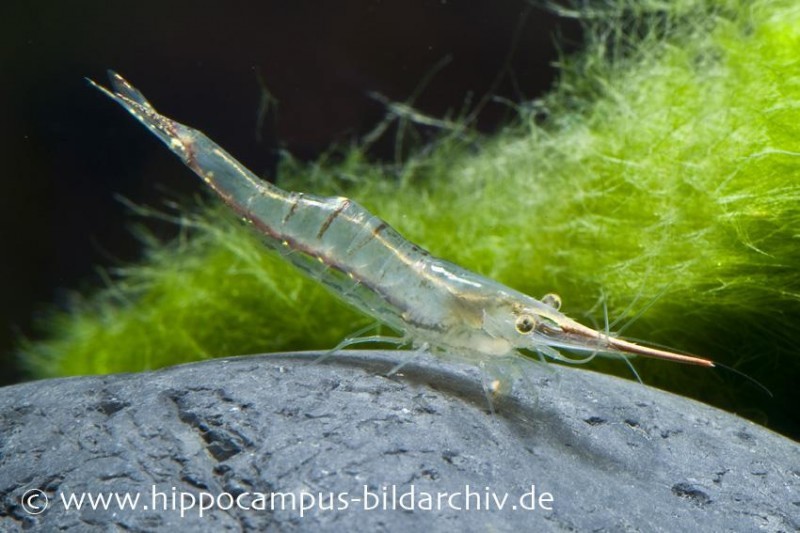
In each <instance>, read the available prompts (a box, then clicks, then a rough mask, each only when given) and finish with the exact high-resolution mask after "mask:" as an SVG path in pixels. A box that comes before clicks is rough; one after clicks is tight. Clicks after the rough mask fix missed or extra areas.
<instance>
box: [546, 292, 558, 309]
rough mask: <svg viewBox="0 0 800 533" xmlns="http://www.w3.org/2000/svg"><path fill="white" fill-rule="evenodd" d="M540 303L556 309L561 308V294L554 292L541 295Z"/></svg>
mask: <svg viewBox="0 0 800 533" xmlns="http://www.w3.org/2000/svg"><path fill="white" fill-rule="evenodd" d="M542 303H543V304H544V305H546V306H548V307H552V308H553V309H555V310H556V311H558V310H559V309H561V296H559V295H558V294H555V293H552V292H551V293H549V294H545V295H544V296H542Z"/></svg>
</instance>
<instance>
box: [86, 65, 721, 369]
mask: <svg viewBox="0 0 800 533" xmlns="http://www.w3.org/2000/svg"><path fill="white" fill-rule="evenodd" d="M110 76H111V84H112V88H113V89H112V90H109V89H106V88H104V87H102V86H100V85H97V84H96V83H94V82H91V83H92V84H93V85H94V86H95V87H97V88H98V89H99V90H101V91H103V92H104V93H105V94H106V95H108V96H109V97H110V98H111V99H113V100H114V101H116V102H117V103H119V104H120V105H121V106H122V107H124V108H125V109H126V110H128V111H129V112H130V113H131V114H132V115H133V116H134V117H136V119H138V120H139V121H140V122H141V123H142V124H144V125H145V126H147V128H148V129H149V130H150V131H151V132H152V133H154V134H155V135H156V136H157V137H159V138H160V139H161V140H162V141H163V142H164V143H165V144H166V145H167V146H168V147H169V148H170V149H171V150H172V151H173V152H175V153H176V154H177V155H178V156H179V157H180V158H181V159H182V160H183V162H184V163H185V164H186V165H187V166H188V167H189V168H191V169H192V170H193V171H194V172H195V173H196V174H197V175H198V176H200V178H202V180H203V181H204V182H205V183H206V184H207V185H208V186H210V187H211V189H213V190H214V192H216V193H217V194H218V195H219V197H220V198H221V199H222V200H223V201H224V202H225V203H226V204H227V205H228V206H229V207H230V208H231V209H232V210H233V211H235V212H236V213H237V214H238V215H240V216H241V217H242V218H244V219H245V220H246V221H248V222H249V223H250V224H251V225H252V226H253V227H254V228H255V229H256V230H257V231H258V232H260V233H261V234H262V235H263V237H264V238H265V240H266V242H267V244H268V245H270V246H271V247H273V248H275V249H276V250H278V251H279V253H281V255H282V256H283V257H284V258H285V259H286V260H288V261H290V262H291V263H292V264H294V265H295V266H297V267H298V268H300V269H301V270H303V271H305V272H306V273H307V274H308V275H310V276H311V277H312V278H314V279H316V280H318V281H319V282H321V283H323V284H324V285H325V286H327V287H328V288H329V289H330V290H332V291H333V292H334V293H335V294H336V295H338V296H339V297H340V298H342V299H344V300H345V301H347V302H348V303H350V304H351V305H353V306H355V307H356V308H358V309H360V310H361V311H362V312H364V313H366V314H368V315H370V316H372V317H374V318H375V319H376V320H377V321H378V322H380V323H383V324H385V325H386V326H388V327H390V328H392V329H394V330H397V331H398V332H400V333H401V337H399V338H398V339H397V342H396V344H398V345H400V344H404V345H412V346H413V347H415V348H417V349H420V350H431V351H434V352H439V353H448V354H451V355H454V354H458V356H459V357H463V358H465V359H468V360H470V361H471V362H474V363H477V364H479V365H481V366H483V365H484V364H489V363H491V362H492V361H494V360H497V359H498V358H500V357H503V356H506V355H513V354H521V352H528V353H534V354H538V355H539V357H548V358H551V359H555V360H559V361H566V362H572V361H573V359H572V358H570V357H567V356H565V355H563V353H562V352H564V351H566V352H578V353H589V354H596V353H601V354H608V355H615V356H620V357H629V356H645V357H652V358H657V359H664V360H667V361H675V362H680V363H688V364H693V365H700V366H706V367H712V366H714V363H713V362H712V361H710V360H708V359H703V358H700V357H695V356H692V355H684V354H679V353H674V352H670V351H666V350H662V349H657V348H651V347H647V346H643V345H640V344H635V343H633V342H629V341H626V340H623V339H620V338H617V337H614V336H611V335H609V334H607V333H604V332H600V331H597V330H594V329H591V328H589V327H586V326H584V325H582V324H580V323H578V322H576V321H575V320H572V319H571V318H569V317H567V316H566V315H565V314H563V313H561V312H560V311H559V307H560V300H559V298H558V297H557V296H555V295H547V296H545V297H544V298H542V300H537V299H535V298H532V297H530V296H527V295H525V294H523V293H521V292H518V291H516V290H514V289H512V288H510V287H507V286H505V285H503V284H501V283H498V282H496V281H493V280H491V279H488V278H486V277H483V276H481V275H479V274H476V273H474V272H470V271H469V270H466V269H464V268H462V267H460V266H458V265H455V264H453V263H451V262H448V261H445V260H443V259H439V258H437V257H434V256H432V255H431V254H430V253H428V252H427V251H425V250H424V249H422V248H420V247H419V246H417V245H415V244H413V243H411V242H409V241H408V240H406V239H405V238H403V237H402V236H401V235H400V234H399V233H398V232H397V231H395V230H394V229H393V228H392V227H391V226H389V225H388V224H387V223H386V222H384V221H383V220H381V219H380V218H378V217H377V216H375V215H373V214H371V213H370V212H368V211H367V210H366V209H364V208H363V207H361V206H360V205H359V204H358V203H356V202H354V201H353V200H350V199H348V198H343V197H320V196H314V195H310V194H304V193H300V192H287V191H284V190H282V189H280V188H278V187H275V186H274V185H272V184H270V183H267V182H266V181H263V180H261V179H260V178H258V177H257V176H256V175H255V174H253V173H252V172H250V171H249V170H248V169H246V168H245V167H244V166H242V164H240V163H239V162H238V161H236V160H235V159H234V158H233V157H232V156H231V155H230V154H228V153H227V152H226V151H225V150H223V149H222V148H220V147H219V146H218V145H217V144H216V143H214V142H213V141H212V140H211V139H209V138H208V137H206V136H205V135H204V134H203V133H202V132H200V131H198V130H195V129H192V128H190V127H187V126H184V125H183V124H179V123H178V122H175V121H174V120H171V119H169V118H167V117H165V116H163V115H161V114H159V113H158V112H157V111H156V110H155V109H154V108H153V106H152V105H150V103H149V102H148V101H147V100H146V99H145V98H144V97H143V96H142V94H141V93H140V92H139V91H138V90H137V89H136V88H134V87H133V86H132V85H131V84H129V83H128V82H127V81H126V80H125V79H123V78H122V77H121V76H119V75H118V74H116V73H113V72H112V73H111V74H110ZM90 81H91V80H90ZM390 339H392V338H390ZM370 340H384V341H385V340H387V338H386V337H381V336H372V337H362V338H354V339H348V340H346V341H345V342H343V343H342V344H341V345H340V347H343V346H344V345H350V344H355V343H357V342H360V341H370Z"/></svg>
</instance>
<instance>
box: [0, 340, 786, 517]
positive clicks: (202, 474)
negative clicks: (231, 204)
mask: <svg viewBox="0 0 800 533" xmlns="http://www.w3.org/2000/svg"><path fill="white" fill-rule="evenodd" d="M405 355H407V354H405V353H403V352H346V353H344V354H341V355H337V356H335V357H333V358H331V359H329V360H328V361H327V362H325V363H323V364H314V363H312V361H313V359H314V354H279V355H270V356H255V357H241V358H232V359H227V360H213V361H208V362H203V363H195V364H189V365H184V366H179V367H174V368H169V369H165V370H161V371H157V372H149V373H142V374H132V375H113V376H100V377H83V378H71V379H58V380H49V381H40V382H32V383H26V384H21V385H15V386H12V387H6V388H4V389H0V530H2V531H20V530H25V529H33V530H42V531H55V530H58V529H73V530H76V531H90V530H97V531H108V530H115V529H124V530H128V531H154V530H168V529H172V530H181V531H182V530H192V531H239V530H264V529H265V528H271V529H278V530H287V529H291V530H314V531H352V530H364V531H379V530H387V529H389V530H400V531H420V530H423V529H424V530H426V531H454V530H463V531H520V530H526V531H530V530H537V531H549V530H556V531H558V530H577V531H589V530H593V531H692V530H697V528H698V527H700V528H702V530H704V531H728V530H730V531H755V530H763V531H796V530H797V529H798V528H800V447H798V445H797V444H796V443H794V442H792V441H790V440H787V439H785V438H783V437H781V436H779V435H777V434H775V433H772V432H770V431H768V430H766V429H764V428H761V427H759V426H756V425H754V424H752V423H750V422H747V421H745V420H742V419H740V418H737V417H736V416H733V415H730V414H727V413H724V412H722V411H719V410H717V409H714V408H711V407H708V406H706V405H703V404H700V403H697V402H694V401H692V400H688V399H685V398H681V397H678V396H674V395H671V394H669V393H665V392H661V391H658V390H655V389H652V388H649V387H646V386H642V385H639V384H637V383H634V382H629V381H625V380H621V379H618V378H614V377H610V376H605V375H601V374H596V373H593V372H589V371H585V370H581V369H572V368H563V367H558V368H555V367H554V366H553V365H538V364H525V365H520V366H521V368H520V371H519V373H518V375H517V379H518V382H517V383H516V385H515V387H514V389H513V391H512V392H511V393H509V394H508V395H506V396H503V397H501V398H500V399H499V400H497V401H496V402H495V407H496V410H497V413H496V414H494V415H492V414H490V413H489V412H488V404H487V402H486V399H485V396H484V393H483V390H482V387H481V385H480V383H481V380H480V376H479V374H478V372H477V371H476V370H475V369H474V368H471V367H466V366H459V365H457V364H454V363H445V362H441V361H439V360H436V359H433V358H430V357H419V358H417V359H414V360H413V361H412V362H410V363H409V364H408V365H406V366H405V367H403V369H402V371H401V372H400V373H399V374H397V375H395V376H393V377H386V376H385V374H386V373H387V371H388V370H389V369H391V368H392V366H393V365H394V364H395V362H396V361H398V360H399V358H401V357H403V356H405ZM531 387H534V388H535V390H533V391H532V390H531ZM532 486H535V489H532ZM365 487H366V488H365ZM532 490H535V495H534V496H533V497H532V496H531V492H532ZM37 491H41V492H37ZM365 491H366V492H365ZM274 492H280V493H282V495H275V496H272V497H271V498H270V497H269V495H270V493H274ZM26 494H27V496H26ZM331 494H332V497H333V499H332V500H331ZM90 495H91V496H92V498H96V497H97V495H104V496H105V495H109V496H110V497H111V498H112V499H111V500H110V503H109V505H108V509H107V510H106V509H103V508H102V507H103V505H102V504H100V505H97V502H96V501H95V503H96V505H95V507H96V508H95V509H92V506H91V504H90V501H89V496H90ZM126 495H127V496H128V498H129V500H128V501H127V504H126V505H125V507H124V508H122V507H121V506H120V505H118V502H117V501H116V500H115V499H114V498H115V497H117V498H120V499H122V498H124V497H125V496H126ZM137 495H138V498H139V499H138V500H137V501H136V502H135V503H136V505H137V508H136V509H131V505H132V504H133V503H134V499H135V498H137ZM506 495H507V496H506ZM81 496H83V498H84V500H83V504H82V506H81V508H80V509H77V508H76V502H77V500H78V499H79V498H80V497H81ZM237 497H238V498H239V500H238V501H239V504H240V505H237V503H236V502H237V500H236V499H237ZM293 497H294V498H295V500H294V501H295V508H294V509H292V508H291V501H292V498H293ZM70 498H73V500H72V503H71V505H70V506H69V507H70V508H69V509H68V508H67V505H66V503H70ZM212 498H214V499H215V502H214V504H215V508H213V509H205V510H203V511H202V513H201V510H200V507H201V504H202V505H203V506H204V507H208V506H209V504H210V503H211V499H212ZM312 498H313V500H314V501H313V503H314V504H315V505H314V506H313V507H312V508H308V509H305V510H303V511H302V512H301V509H300V507H301V506H302V505H305V506H306V507H308V506H310V505H311V504H312ZM504 498H505V499H504ZM45 499H46V500H47V508H44V504H45ZM192 500H194V502H195V505H194V507H192V508H188V507H189V504H190V503H191V502H192ZM65 502H66V503H65ZM122 503H126V502H125V501H123V502H122ZM281 503H283V508H281ZM331 504H332V505H333V506H334V508H335V510H328V508H329V506H330V505H331ZM345 504H346V505H347V508H346V509H342V508H341V507H343V506H344V505H345ZM487 504H488V505H487ZM182 505H183V508H184V509H183V512H181V506H182ZM320 505H321V506H322V507H323V509H320ZM411 505H413V506H414V510H413V511H412V510H407V509H403V507H404V506H405V507H409V506H411ZM467 505H469V506H470V510H466V509H464V508H465V507H466V506H467ZM501 505H502V506H503V508H502V509H500V506H501ZM534 505H535V508H533V509H524V508H523V507H528V508H530V507H532V506H534ZM392 506H394V509H392ZM487 506H488V509H487ZM271 507H274V508H271ZM365 507H366V508H369V507H376V508H374V509H371V510H365ZM429 508H430V510H428V509H429ZM337 509H338V510H337ZM40 511H41V512H40ZM36 513H38V514H36ZM181 514H183V516H181ZM201 514H202V516H201ZM301 515H302V516H301Z"/></svg>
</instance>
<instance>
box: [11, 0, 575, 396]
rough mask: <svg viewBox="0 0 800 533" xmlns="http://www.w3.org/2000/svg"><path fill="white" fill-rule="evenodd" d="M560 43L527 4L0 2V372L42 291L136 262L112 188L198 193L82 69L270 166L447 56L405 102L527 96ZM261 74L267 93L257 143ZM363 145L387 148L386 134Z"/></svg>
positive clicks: (346, 136)
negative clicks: (269, 105)
mask: <svg viewBox="0 0 800 533" xmlns="http://www.w3.org/2000/svg"><path fill="white" fill-rule="evenodd" d="M515 35H518V38H516V39H515ZM556 35H560V37H559V38H558V39H556V38H555V36H556ZM556 41H558V42H559V43H560V46H561V48H562V49H563V50H565V51H567V52H569V51H570V50H573V49H575V48H576V47H577V46H578V44H579V43H580V28H579V25H578V24H577V23H576V22H575V21H574V20H565V19H559V18H557V17H556V16H554V15H553V14H552V13H550V12H547V11H544V10H541V9H531V8H530V4H529V3H528V2H525V1H522V0H503V1H494V0H483V1H466V0H384V1H381V0H336V1H328V2H322V1H312V0H291V1H288V0H268V1H262V2H251V3H248V2H222V1H218V2H210V1H185V0H182V1H170V2H147V1H145V2H136V3H133V2H124V3H123V2H110V1H84V2H68V1H49V2H46V1H16V0H12V1H8V0H5V1H3V2H2V6H0V42H1V43H2V45H1V46H0V76H1V78H0V79H1V80H2V83H0V113H2V114H1V115H0V157H1V159H0V161H2V175H1V177H0V179H1V180H2V184H3V187H2V192H0V243H2V253H3V260H2V261H0V295H2V306H1V307H0V357H2V360H0V369H2V371H0V372H2V374H1V375H0V385H2V384H7V383H12V382H15V381H19V380H21V379H23V377H24V376H23V374H22V372H21V370H20V369H19V366H18V365H16V364H15V362H14V358H13V356H12V352H13V346H14V344H15V339H17V338H18V337H19V335H25V336H28V337H33V338H36V335H37V332H36V330H35V328H34V322H35V319H36V317H37V315H41V314H42V313H43V312H44V310H45V309H46V308H47V305H48V304H52V303H55V304H56V305H65V304H66V302H67V300H68V295H69V293H70V291H74V290H79V291H82V290H86V289H88V288H90V287H91V286H93V285H98V284H99V283H100V278H99V276H98V274H97V272H96V270H95V268H96V266H98V265H107V266H108V265H113V264H118V263H119V262H120V261H121V262H127V261H133V260H136V259H137V257H138V254H139V252H140V244H139V243H138V241H137V240H136V239H135V238H134V237H133V236H132V235H131V234H130V232H129V231H128V229H127V227H128V225H129V221H130V218H129V216H128V215H127V214H126V209H125V208H124V207H123V205H122V204H121V203H119V202H118V201H117V200H115V199H114V195H115V194H120V195H122V196H124V197H127V198H129V199H131V200H133V201H135V202H136V203H138V204H147V205H158V203H159V199H160V198H162V197H163V195H164V189H166V190H169V191H174V192H178V193H193V192H195V191H197V190H200V187H199V184H198V182H197V180H195V179H194V178H192V177H191V176H190V172H189V171H188V170H186V169H185V168H184V167H183V165H181V164H180V162H178V160H177V159H175V158H174V156H173V155H172V154H171V153H169V152H168V151H167V150H165V149H164V148H163V146H161V145H160V144H159V143H158V141H156V140H155V138H153V137H152V136H151V135H150V134H149V133H148V132H147V131H146V130H145V129H143V128H142V127H141V126H140V125H139V124H137V123H136V122H134V121H132V120H130V118H129V117H127V116H126V115H125V114H124V112H123V111H122V110H121V109H119V107H118V106H116V105H115V104H113V103H112V102H111V101H109V100H108V99H107V98H105V97H103V96H101V95H100V94H99V93H98V92H97V91H95V90H93V89H91V88H90V87H89V86H88V84H87V83H86V81H85V80H84V76H88V77H91V78H93V79H95V80H97V81H100V82H102V83H105V82H106V74H105V70H106V69H108V68H112V69H114V70H117V71H118V72H120V73H121V74H123V75H124V76H125V77H126V78H127V79H129V80H130V81H131V82H132V83H134V84H135V85H136V86H137V87H139V88H140V89H141V90H142V91H143V92H144V94H146V95H147V97H148V98H149V99H150V100H151V101H153V102H154V103H155V104H156V105H157V107H158V108H159V109H160V110H161V111H163V112H164V113H165V114H166V115H168V116H170V117H174V118H176V119H177V120H179V121H182V122H186V123H188V124H190V125H192V126H194V127H197V128H198V129H201V130H203V131H205V132H207V133H208V134H209V135H210V136H211V137H212V138H213V139H214V140H215V141H216V142H218V143H219V144H220V145H221V146H223V147H225V148H226V149H227V150H229V151H230V152H231V153H233V154H235V155H236V157H237V158H238V159H240V160H241V161H242V162H243V163H245V164H246V165H247V166H248V167H250V168H251V169H253V170H255V171H256V172H260V173H262V174H264V175H265V176H267V175H269V174H270V173H271V170H273V169H274V166H275V164H276V161H277V157H278V156H277V151H278V150H279V149H282V148H285V149H288V150H289V151H290V152H291V153H292V154H293V155H294V156H296V157H299V158H302V159H314V158H315V157H316V156H318V155H319V154H320V153H322V152H324V151H325V150H326V148H328V147H329V146H330V145H331V144H332V143H335V142H338V143H341V142H347V141H349V140H351V139H354V138H357V137H358V136H359V135H363V134H365V133H366V132H368V131H370V130H371V129H372V128H373V127H374V126H375V125H376V124H377V123H378V122H379V121H380V120H381V118H382V117H383V116H384V114H385V111H386V110H385V107H384V106H383V105H382V104H380V103H378V102H376V101H375V100H374V99H373V98H371V97H370V96H369V93H370V92H371V91H376V92H379V93H381V94H383V95H385V96H386V97H388V98H389V99H391V100H395V101H404V100H406V99H407V98H408V97H409V96H410V95H411V94H412V93H413V92H414V89H415V88H416V87H417V86H418V84H419V83H420V80H422V79H423V78H424V77H425V75H426V74H427V73H429V72H430V71H431V69H432V68H433V67H434V65H436V64H437V63H439V62H440V61H442V60H443V59H444V58H446V57H449V58H450V61H449V63H448V64H447V65H446V66H445V67H444V68H443V69H442V70H441V71H440V72H439V73H438V74H437V75H436V76H435V77H434V78H433V79H432V81H431V82H430V84H429V85H428V86H427V87H426V88H425V90H424V91H423V92H422V94H421V95H420V97H419V98H418V99H417V100H416V102H415V107H416V108H418V109H420V110H421V111H423V112H425V113H427V114H430V115H433V116H442V115H443V114H445V113H446V112H447V111H448V110H451V111H453V110H458V109H460V108H462V106H463V103H464V102H465V99H466V98H468V96H469V95H470V94H473V95H474V97H473V98H474V99H473V101H475V100H476V99H478V98H480V97H481V96H483V95H485V94H487V93H491V94H496V95H501V96H504V97H507V98H509V99H511V100H513V101H523V100H526V99H531V98H535V97H536V96H538V95H540V94H542V93H543V92H545V91H546V90H547V89H548V88H549V87H550V85H551V84H552V82H553V79H554V76H555V75H556V70H555V69H554V68H553V67H552V63H553V61H555V60H556V59H557V55H558V54H557V50H556V46H555V43H556ZM514 43H516V44H515V45H514ZM512 45H513V49H514V54H513V56H512V57H511V58H510V62H509V63H508V66H509V67H510V68H509V69H507V71H506V73H507V75H506V76H504V77H503V79H502V82H501V83H499V84H497V85H494V84H493V83H494V81H495V80H496V79H497V78H498V76H499V75H500V74H501V73H502V72H503V71H504V66H506V59H507V58H508V57H509V51H510V49H511V48H512ZM257 71H258V72H260V73H261V74H262V76H263V78H264V81H265V83H266V85H267V87H268V88H269V90H270V91H271V93H272V94H273V95H274V96H275V98H277V100H278V101H279V105H278V112H277V115H271V116H270V117H269V120H267V121H266V122H265V126H264V128H263V130H262V131H261V134H262V139H261V140H260V141H259V139H258V136H257V135H256V117H257V109H258V103H259V98H260V94H261V93H260V91H259V85H258V82H257V74H256V72H257ZM509 73H510V75H509ZM504 111H505V108H504V107H503V106H502V105H499V104H490V105H488V106H487V107H486V108H485V109H484V111H483V112H482V113H481V115H480V117H479V120H478V126H479V128H480V129H481V130H483V131H491V130H492V129H493V128H496V127H497V126H498V125H499V123H500V122H501V121H502V117H503V116H504ZM371 155H372V156H373V157H375V158H386V159H389V158H392V157H393V155H394V154H393V149H392V144H391V143H390V142H387V143H385V144H378V145H377V146H376V147H375V149H374V150H373V151H372V153H371ZM154 177H155V178H156V179H157V181H153V178H154Z"/></svg>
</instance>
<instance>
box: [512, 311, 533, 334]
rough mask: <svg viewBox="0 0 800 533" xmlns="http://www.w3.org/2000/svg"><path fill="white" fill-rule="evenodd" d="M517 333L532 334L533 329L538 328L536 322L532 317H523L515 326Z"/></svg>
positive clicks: (518, 319)
mask: <svg viewBox="0 0 800 533" xmlns="http://www.w3.org/2000/svg"><path fill="white" fill-rule="evenodd" d="M515 326H516V328H517V331H518V332H520V333H522V334H525V333H530V332H531V331H533V328H534V327H535V326H536V321H535V320H534V319H533V317H532V316H530V315H522V316H520V317H519V318H517V323H516V324H515Z"/></svg>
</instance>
